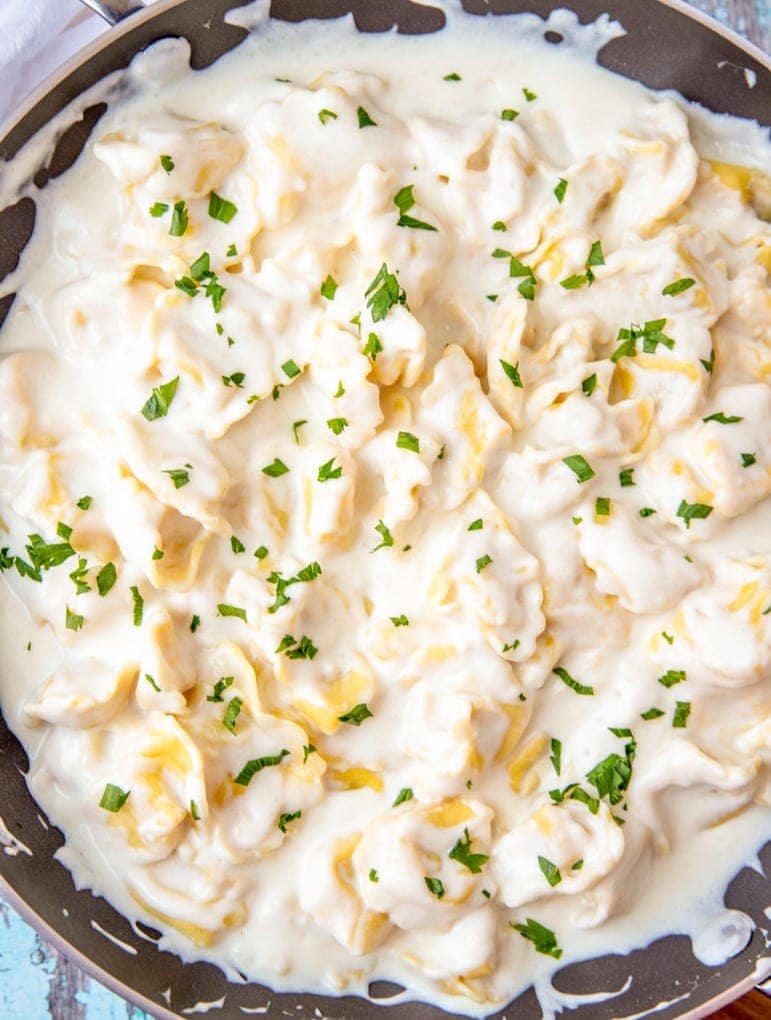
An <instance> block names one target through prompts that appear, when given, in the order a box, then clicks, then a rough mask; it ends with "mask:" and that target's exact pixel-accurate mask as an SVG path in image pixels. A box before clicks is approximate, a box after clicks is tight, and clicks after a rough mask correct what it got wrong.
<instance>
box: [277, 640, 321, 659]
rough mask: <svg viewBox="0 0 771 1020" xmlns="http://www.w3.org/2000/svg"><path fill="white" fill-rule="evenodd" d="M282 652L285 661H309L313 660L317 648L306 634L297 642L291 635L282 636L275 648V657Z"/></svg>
mask: <svg viewBox="0 0 771 1020" xmlns="http://www.w3.org/2000/svg"><path fill="white" fill-rule="evenodd" d="M282 652H284V653H285V654H286V657H287V659H309V660H310V659H315V657H316V655H317V654H318V648H317V647H316V645H314V643H313V642H312V641H311V639H310V638H309V637H308V636H307V635H306V634H303V636H302V637H301V638H300V640H299V642H298V640H297V638H294V637H292V635H291V634H284V636H283V637H282V638H281V640H280V641H279V643H278V647H277V648H276V655H280V654H281V653H282Z"/></svg>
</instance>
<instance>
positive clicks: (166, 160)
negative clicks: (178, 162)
mask: <svg viewBox="0 0 771 1020" xmlns="http://www.w3.org/2000/svg"><path fill="white" fill-rule="evenodd" d="M159 161H160V164H161V167H162V168H163V169H164V170H165V171H166V173H167V174H170V173H171V171H172V170H173V169H174V160H173V159H172V158H171V156H168V155H163V156H160V157H159Z"/></svg>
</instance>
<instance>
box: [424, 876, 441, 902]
mask: <svg viewBox="0 0 771 1020" xmlns="http://www.w3.org/2000/svg"><path fill="white" fill-rule="evenodd" d="M423 881H424V882H425V883H426V888H427V889H428V891H429V892H430V893H431V895H432V896H436V898H437V899H438V900H441V899H443V898H444V886H443V885H442V880H441V879H440V878H429V877H428V876H427V875H426V877H425V878H424V879H423Z"/></svg>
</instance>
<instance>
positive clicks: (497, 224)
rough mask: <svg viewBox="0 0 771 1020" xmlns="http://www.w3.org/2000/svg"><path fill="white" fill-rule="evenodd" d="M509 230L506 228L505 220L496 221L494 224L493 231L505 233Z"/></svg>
mask: <svg viewBox="0 0 771 1020" xmlns="http://www.w3.org/2000/svg"><path fill="white" fill-rule="evenodd" d="M508 229H509V228H508V227H507V226H506V224H505V223H504V222H503V220H496V221H495V223H493V230H500V231H502V232H504V233H505V232H506V231H507V230H508Z"/></svg>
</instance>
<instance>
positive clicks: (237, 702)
mask: <svg viewBox="0 0 771 1020" xmlns="http://www.w3.org/2000/svg"><path fill="white" fill-rule="evenodd" d="M242 704H243V702H242V701H241V699H240V698H231V699H230V701H229V702H228V707H227V710H226V711H225V716H224V718H223V720H222V725H223V726H224V727H225V729H226V730H230V732H231V733H235V732H236V719H238V717H239V715H240V714H241V705H242Z"/></svg>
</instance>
